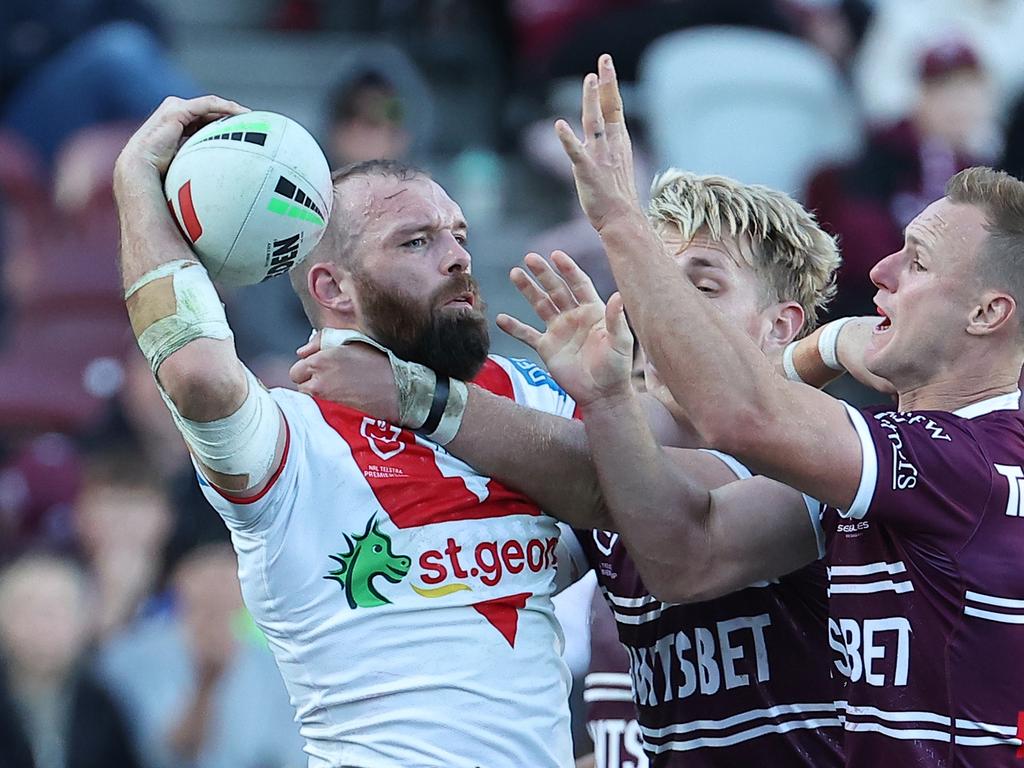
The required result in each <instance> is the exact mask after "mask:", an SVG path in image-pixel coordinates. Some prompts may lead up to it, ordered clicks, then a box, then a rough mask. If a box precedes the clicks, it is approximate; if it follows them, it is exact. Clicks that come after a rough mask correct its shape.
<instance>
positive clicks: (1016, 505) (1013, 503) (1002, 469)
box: [995, 464, 1024, 517]
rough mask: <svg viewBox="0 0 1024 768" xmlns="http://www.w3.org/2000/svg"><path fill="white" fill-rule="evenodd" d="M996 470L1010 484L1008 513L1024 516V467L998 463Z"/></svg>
mask: <svg viewBox="0 0 1024 768" xmlns="http://www.w3.org/2000/svg"><path fill="white" fill-rule="evenodd" d="M995 468H996V472H998V473H999V474H1000V475H1002V476H1003V477H1005V478H1006V480H1007V482H1009V484H1010V495H1009V496H1007V498H1006V514H1007V515H1009V516H1010V517H1024V493H1021V491H1022V490H1024V469H1022V468H1020V467H1015V466H1012V465H1010V464H996V465H995Z"/></svg>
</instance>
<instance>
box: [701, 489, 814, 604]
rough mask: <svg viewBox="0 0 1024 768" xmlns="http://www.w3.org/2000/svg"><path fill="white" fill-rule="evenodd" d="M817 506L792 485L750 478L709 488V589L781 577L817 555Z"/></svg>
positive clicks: (724, 589)
mask: <svg viewBox="0 0 1024 768" xmlns="http://www.w3.org/2000/svg"><path fill="white" fill-rule="evenodd" d="M817 515H818V507H817V505H816V504H813V503H811V502H810V501H809V500H808V499H805V498H804V496H803V495H802V494H801V493H800V492H799V491H796V490H794V489H792V488H789V487H787V486H785V485H782V484H781V483H779V482H776V481H774V480H771V479H769V478H767V477H760V476H759V477H752V478H749V479H747V480H737V481H735V482H732V483H729V484H728V485H724V486H722V487H720V488H716V489H715V490H713V491H712V492H711V505H710V510H709V513H708V522H707V539H708V542H709V547H710V548H711V550H712V551H713V552H714V553H715V561H714V573H715V576H714V584H713V585H711V586H713V591H715V592H716V593H717V594H728V593H729V592H733V591H735V590H737V589H742V588H743V587H746V586H749V585H751V584H753V583H755V582H758V581H764V580H768V579H773V578H777V577H779V576H784V575H785V574H787V573H792V572H793V571H795V570H797V569H798V568H801V567H803V566H805V565H807V564H808V563H812V562H814V561H815V560H817V559H818V558H819V557H821V556H822V555H823V554H824V552H823V543H824V542H823V537H822V534H821V526H820V523H819V521H818V519H817Z"/></svg>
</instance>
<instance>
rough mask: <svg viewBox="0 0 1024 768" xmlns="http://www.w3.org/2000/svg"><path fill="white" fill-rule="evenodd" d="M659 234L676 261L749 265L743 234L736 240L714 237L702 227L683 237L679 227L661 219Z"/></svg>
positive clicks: (734, 267) (727, 266)
mask: <svg viewBox="0 0 1024 768" xmlns="http://www.w3.org/2000/svg"><path fill="white" fill-rule="evenodd" d="M658 236H659V237H660V238H661V241H662V242H663V243H664V244H665V247H666V248H667V249H668V252H669V254H671V256H672V258H673V259H674V260H675V262H676V263H677V264H679V265H680V266H682V267H685V266H686V265H687V264H691V263H693V264H708V265H711V266H718V267H721V268H722V269H727V270H730V271H732V270H737V269H741V270H742V269H748V268H749V265H750V263H751V261H750V258H749V256H750V254H748V253H747V251H749V248H750V244H749V242H748V241H747V239H746V238H740V239H739V240H737V239H736V238H733V237H724V238H722V239H719V240H715V239H713V238H712V237H710V236H709V235H708V233H707V231H706V230H704V229H701V230H700V231H698V232H697V233H696V234H695V235H694V236H693V237H692V238H690V239H686V238H685V237H683V233H682V232H680V230H679V227H677V226H675V225H674V224H671V223H667V222H663V223H661V224H659V225H658Z"/></svg>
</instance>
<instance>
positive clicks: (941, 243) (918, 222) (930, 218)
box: [906, 197, 988, 253]
mask: <svg viewBox="0 0 1024 768" xmlns="http://www.w3.org/2000/svg"><path fill="white" fill-rule="evenodd" d="M985 225H986V218H985V213H984V212H983V211H982V210H981V209H980V208H978V207H977V206H974V205H968V204H965V203H954V202H953V201H952V200H950V199H949V198H945V197H943V198H941V199H939V200H936V201H935V202H934V203H932V204H931V205H929V206H928V207H927V208H925V209H924V210H923V211H922V212H921V213H920V214H918V215H917V216H916V217H915V218H914V220H913V221H911V222H910V223H909V224H908V225H907V230H906V236H907V237H908V238H912V239H914V240H917V241H918V242H919V243H921V244H922V245H924V246H925V247H929V248H939V249H941V250H950V251H953V252H954V253H968V252H973V251H974V250H975V249H976V248H978V247H979V246H980V245H981V243H982V242H983V241H984V239H985V237H986V236H987V234H988V232H987V230H986V228H985Z"/></svg>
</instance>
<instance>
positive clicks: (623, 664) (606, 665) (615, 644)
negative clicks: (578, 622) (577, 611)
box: [583, 589, 647, 768]
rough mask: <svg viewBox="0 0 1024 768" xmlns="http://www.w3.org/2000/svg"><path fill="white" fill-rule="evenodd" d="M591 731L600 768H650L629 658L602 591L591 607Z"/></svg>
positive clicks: (587, 690) (586, 696)
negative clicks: (635, 702)
mask: <svg viewBox="0 0 1024 768" xmlns="http://www.w3.org/2000/svg"><path fill="white" fill-rule="evenodd" d="M583 701H585V702H586V704H587V731H589V733H590V738H591V739H592V740H593V742H594V764H595V765H596V766H597V768H647V756H646V755H645V754H644V742H643V737H642V736H641V735H640V724H639V723H637V721H636V705H635V704H634V703H633V693H632V684H631V682H630V678H629V656H627V655H626V649H625V648H623V647H622V644H621V643H620V642H619V636H618V634H617V632H616V631H615V618H614V617H613V616H612V612H611V610H610V609H609V608H608V605H607V604H606V603H605V601H604V596H603V595H602V594H601V590H600V589H595V590H594V601H593V604H592V605H591V606H590V671H589V672H588V673H587V677H586V679H585V681H584V687H583Z"/></svg>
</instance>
